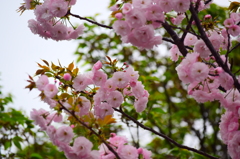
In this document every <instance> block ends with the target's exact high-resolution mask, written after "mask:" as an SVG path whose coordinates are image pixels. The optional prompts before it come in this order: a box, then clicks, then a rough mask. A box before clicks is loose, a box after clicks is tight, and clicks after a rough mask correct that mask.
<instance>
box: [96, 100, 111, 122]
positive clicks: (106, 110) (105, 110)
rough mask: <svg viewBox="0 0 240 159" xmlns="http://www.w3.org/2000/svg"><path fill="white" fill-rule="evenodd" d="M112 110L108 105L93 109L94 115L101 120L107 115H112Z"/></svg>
mask: <svg viewBox="0 0 240 159" xmlns="http://www.w3.org/2000/svg"><path fill="white" fill-rule="evenodd" d="M113 112H114V110H113V109H112V106H111V105H110V104H108V103H101V104H100V105H99V106H95V107H94V114H95V115H96V116H97V117H99V118H101V119H103V118H104V117H105V116H107V115H113Z"/></svg>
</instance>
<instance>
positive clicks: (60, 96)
mask: <svg viewBox="0 0 240 159" xmlns="http://www.w3.org/2000/svg"><path fill="white" fill-rule="evenodd" d="M43 61H44V62H45V63H46V64H47V66H43V65H40V64H39V66H40V67H41V68H42V69H40V70H38V71H37V72H36V74H40V76H39V78H38V79H37V81H34V80H33V78H30V79H31V80H29V82H30V85H29V87H28V88H30V87H31V88H30V89H32V88H37V89H38V90H39V91H41V94H40V97H41V99H42V100H43V101H44V102H46V103H48V104H49V105H50V108H51V109H52V110H54V111H56V112H54V113H50V112H49V111H46V110H44V109H39V110H36V109H33V111H32V112H31V119H33V120H34V122H35V124H36V125H38V126H40V128H41V130H43V131H46V132H47V134H48V136H49V138H50V140H51V141H52V143H53V144H55V145H56V146H58V147H59V149H60V150H61V151H64V153H65V155H66V156H67V157H68V158H70V159H75V158H86V159H98V158H103V159H106V158H109V159H110V158H113V159H114V158H115V154H114V153H112V151H110V150H109V149H108V148H107V147H106V145H104V144H102V146H100V150H99V152H98V151H96V150H92V147H93V144H92V143H91V142H90V141H89V140H88V139H87V138H86V137H83V136H80V137H77V138H75V135H74V127H75V126H76V127H77V125H78V124H79V123H78V124H77V122H76V121H74V120H70V118H71V116H72V117H76V118H78V119H79V120H81V121H82V122H84V123H85V124H86V125H88V126H89V125H93V124H94V125H96V128H97V129H99V128H100V127H101V126H104V124H111V123H114V122H115V119H114V118H112V116H113V115H114V114H113V113H114V109H113V108H119V107H120V106H121V105H122V103H123V102H124V101H126V99H127V98H129V97H131V98H132V97H134V107H135V109H136V111H137V112H142V111H144V109H145V108H146V106H147V102H148V96H149V94H148V92H147V91H146V90H145V89H144V86H143V85H142V83H141V82H140V81H138V78H139V74H138V72H137V71H134V69H133V68H132V67H131V66H129V65H127V64H124V65H123V66H125V67H122V68H120V69H117V68H116V67H114V69H115V70H117V71H116V72H114V73H111V75H110V76H111V77H110V78H108V75H107V74H106V73H105V72H104V71H102V70H101V68H102V63H101V62H100V61H98V62H97V63H96V64H94V66H93V68H92V70H91V71H89V72H86V73H83V74H78V69H77V68H75V69H73V67H74V65H73V63H71V64H70V65H69V66H68V67H67V68H61V67H59V66H56V65H54V64H52V66H51V68H50V66H49V64H48V62H46V61H45V60H43ZM110 63H112V64H113V63H114V64H113V65H114V66H115V63H116V62H112V61H111V62H110ZM59 72H60V73H59ZM52 77H53V78H55V82H54V84H53V83H51V82H50V81H51V80H50V79H49V78H52ZM62 110H64V111H65V113H66V115H67V116H68V119H69V121H65V122H63V117H62ZM108 119H110V120H109V121H108ZM53 122H58V123H62V124H63V123H65V124H66V123H68V125H64V126H61V127H59V128H56V127H55V126H53V125H52V123H53ZM80 124H82V123H80ZM72 140H73V144H72V145H73V146H71V144H70V142H71V141H72ZM108 142H109V144H110V145H111V146H112V147H113V149H114V150H115V151H116V152H117V153H118V155H119V156H121V158H126V159H136V158H137V157H138V156H139V155H142V156H143V158H145V159H148V158H151V157H150V156H151V152H149V151H147V150H145V149H142V148H140V149H136V148H135V147H133V146H130V145H126V144H127V140H126V138H124V137H118V136H116V135H115V134H114V135H113V136H112V137H111V138H110V139H109V140H108Z"/></svg>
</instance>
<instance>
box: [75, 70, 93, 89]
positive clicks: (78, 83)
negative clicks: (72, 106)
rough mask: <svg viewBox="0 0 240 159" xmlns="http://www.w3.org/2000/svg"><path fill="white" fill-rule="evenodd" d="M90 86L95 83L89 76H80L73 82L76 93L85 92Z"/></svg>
mask: <svg viewBox="0 0 240 159" xmlns="http://www.w3.org/2000/svg"><path fill="white" fill-rule="evenodd" d="M90 84H93V81H92V79H91V78H89V76H88V75H87V74H79V75H78V76H77V77H76V78H74V80H73V88H74V89H75V90H76V91H83V90H84V89H85V88H86V87H87V86H88V85H90Z"/></svg>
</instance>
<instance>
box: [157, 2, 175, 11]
mask: <svg viewBox="0 0 240 159" xmlns="http://www.w3.org/2000/svg"><path fill="white" fill-rule="evenodd" d="M158 3H159V5H160V6H161V8H162V10H163V11H164V12H169V11H171V10H172V9H173V5H174V3H173V1H172V0H161V1H159V2H158Z"/></svg>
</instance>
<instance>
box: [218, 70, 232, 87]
mask: <svg viewBox="0 0 240 159" xmlns="http://www.w3.org/2000/svg"><path fill="white" fill-rule="evenodd" d="M219 83H220V84H221V86H222V87H223V88H224V89H226V90H229V89H231V88H233V79H232V77H231V76H230V75H229V74H227V73H226V72H222V73H220V74H219Z"/></svg>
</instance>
